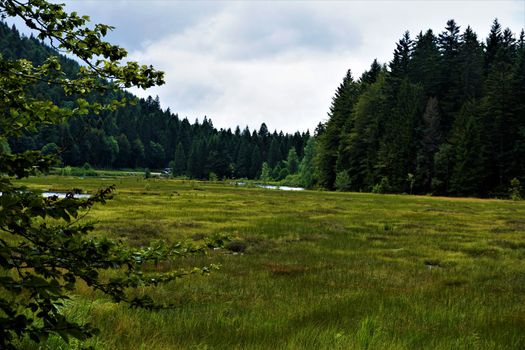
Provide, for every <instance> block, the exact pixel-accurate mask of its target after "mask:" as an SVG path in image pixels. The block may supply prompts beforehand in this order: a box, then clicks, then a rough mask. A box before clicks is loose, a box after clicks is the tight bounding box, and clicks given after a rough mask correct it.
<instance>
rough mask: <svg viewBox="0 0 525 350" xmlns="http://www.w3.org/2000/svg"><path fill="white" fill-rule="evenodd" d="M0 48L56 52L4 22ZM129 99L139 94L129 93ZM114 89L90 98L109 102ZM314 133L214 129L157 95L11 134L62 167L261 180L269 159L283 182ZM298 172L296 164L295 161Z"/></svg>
mask: <svg viewBox="0 0 525 350" xmlns="http://www.w3.org/2000/svg"><path fill="white" fill-rule="evenodd" d="M0 52H1V53H2V55H3V56H4V57H5V58H6V59H14V58H25V59H28V60H30V61H32V62H34V63H35V64H42V62H43V61H44V60H45V58H46V57H48V56H50V55H56V54H57V53H56V51H54V50H53V49H52V48H50V47H49V46H47V45H44V44H42V43H41V42H40V41H39V40H37V39H36V38H34V37H33V36H30V37H25V36H23V35H21V34H20V33H19V31H18V30H17V29H16V27H14V26H13V27H11V28H10V27H9V26H7V25H6V24H5V23H0ZM60 64H61V66H62V67H63V69H64V71H65V72H66V74H68V75H70V76H74V75H75V74H76V72H78V70H79V68H80V65H79V64H78V63H77V62H76V61H74V60H72V59H68V58H66V57H65V56H60ZM34 94H35V95H36V96H38V95H40V94H41V95H45V96H47V97H51V99H52V100H53V101H54V102H55V103H59V104H62V105H64V106H67V105H68V104H71V103H72V101H74V100H75V99H76V97H77V96H65V95H64V93H63V91H62V89H60V87H58V86H56V87H55V86H48V85H47V84H44V83H42V84H38V85H36V86H35V88H34ZM122 94H125V95H127V97H128V99H130V100H131V99H133V97H132V96H131V95H130V94H128V93H124V92H123V93H122ZM114 97H115V96H114V93H112V92H111V93H106V95H104V96H103V97H100V95H95V94H92V99H93V100H96V99H103V100H105V101H110V100H111V99H112V98H114ZM309 137H310V134H309V132H308V131H307V132H303V133H299V132H296V133H294V134H293V135H291V134H283V133H282V132H277V131H274V132H270V131H269V130H268V127H267V126H266V124H264V123H263V124H262V125H261V126H260V128H259V130H250V129H249V128H248V127H246V128H244V129H242V130H241V129H240V127H236V128H235V129H234V130H233V131H232V130H231V129H227V130H224V129H220V130H217V129H216V128H214V126H213V123H212V121H211V119H208V118H207V117H204V118H203V120H202V121H199V120H198V119H197V120H195V121H194V122H193V123H190V122H189V121H188V119H187V118H179V116H178V115H177V114H174V113H172V112H171V111H170V109H169V108H167V109H164V110H163V109H162V108H161V106H160V101H159V99H158V97H156V98H152V97H148V98H147V99H137V100H136V101H135V102H134V103H129V104H128V105H126V106H125V107H123V108H120V109H118V110H116V111H115V112H101V113H100V114H99V115H95V114H93V113H88V114H86V115H81V116H75V117H73V118H71V119H69V120H68V121H66V122H64V123H62V124H59V125H49V126H46V127H44V128H41V129H40V130H39V132H38V133H33V134H26V135H24V136H23V137H21V138H17V139H14V138H13V139H10V140H9V146H10V148H11V150H12V151H13V152H14V153H18V152H22V151H25V150H31V149H39V150H40V149H41V150H42V151H43V152H44V154H50V153H56V154H58V155H59V158H60V159H61V161H62V163H63V165H70V166H82V165H84V164H85V163H89V164H90V165H91V166H93V167H97V168H108V169H122V168H128V169H129V168H151V169H163V168H166V167H168V166H169V167H171V168H173V174H174V175H176V176H181V175H185V176H188V177H191V178H196V179H207V178H208V177H209V175H210V173H213V174H215V175H216V176H217V177H218V178H251V179H254V178H258V177H259V176H260V175H261V169H262V165H263V163H264V162H267V164H268V165H269V166H270V167H271V169H272V171H273V173H272V174H271V175H272V177H273V178H275V179H276V180H281V179H282V178H284V177H286V176H287V175H288V173H289V171H288V166H287V163H286V161H287V159H288V157H289V154H290V151H291V154H292V156H291V157H292V162H293V159H295V158H297V157H302V156H303V149H304V146H305V145H306V142H307V141H308V138H309ZM291 169H292V171H293V170H294V169H295V167H294V166H292V168H291Z"/></svg>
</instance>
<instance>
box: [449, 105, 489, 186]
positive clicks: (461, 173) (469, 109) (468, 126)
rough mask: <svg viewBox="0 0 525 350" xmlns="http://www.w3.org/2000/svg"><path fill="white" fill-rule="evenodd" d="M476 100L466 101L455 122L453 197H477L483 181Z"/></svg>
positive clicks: (479, 127)
mask: <svg viewBox="0 0 525 350" xmlns="http://www.w3.org/2000/svg"><path fill="white" fill-rule="evenodd" d="M479 115H480V112H479V107H478V106H477V101H475V100H472V101H468V102H466V103H465V104H464V105H463V107H462V108H461V111H460V113H459V115H458V118H457V119H456V120H455V122H454V127H453V129H452V138H451V143H452V146H453V152H454V167H453V170H452V176H451V179H450V190H451V192H452V193H454V194H456V195H480V194H481V191H482V186H483V181H484V178H483V177H484V174H485V169H484V159H483V154H484V151H483V144H482V128H481V121H480V117H479Z"/></svg>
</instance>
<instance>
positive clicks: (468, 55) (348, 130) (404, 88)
mask: <svg viewBox="0 0 525 350" xmlns="http://www.w3.org/2000/svg"><path fill="white" fill-rule="evenodd" d="M329 115H330V118H329V120H328V121H327V122H326V123H325V125H324V132H323V133H322V134H321V135H319V137H318V141H317V142H318V155H317V160H318V162H317V166H318V176H319V178H318V181H319V183H320V184H321V185H322V186H323V187H325V188H330V189H333V188H340V189H345V190H352V191H371V190H372V191H374V192H394V193H402V192H405V193H420V194H429V193H430V194H436V195H462V196H506V195H507V193H508V188H509V186H510V183H511V181H512V180H514V184H519V182H520V181H521V182H522V183H523V181H524V180H525V161H524V159H525V42H524V32H523V30H522V31H521V33H520V35H519V38H518V39H516V36H515V34H514V33H512V31H511V30H510V29H504V30H503V29H502V26H501V24H500V23H499V22H498V20H494V22H493V24H492V27H491V29H490V34H489V36H488V38H487V39H486V40H485V41H480V40H479V39H478V37H477V35H476V33H475V32H474V31H473V30H472V28H470V27H467V28H466V29H465V30H464V31H461V28H460V26H459V25H458V24H456V22H455V21H454V20H450V21H448V22H447V25H446V28H445V30H444V31H443V32H442V33H439V34H438V35H435V34H434V33H433V32H432V30H427V31H426V32H420V33H419V34H418V35H417V36H416V38H415V39H411V37H410V34H409V33H408V32H406V33H405V34H404V35H403V37H402V38H401V39H400V40H399V42H398V43H397V44H396V48H395V51H394V57H393V59H392V61H391V62H390V63H389V64H388V65H383V66H381V65H380V64H379V63H378V62H377V61H374V62H373V63H372V65H371V67H370V69H369V70H368V71H367V72H365V73H364V74H363V75H362V76H361V78H360V79H359V80H354V78H353V77H352V74H351V72H350V70H349V71H348V73H347V75H346V76H345V78H344V80H343V82H342V83H341V85H340V86H339V88H338V89H337V92H336V94H335V96H334V98H333V103H332V106H331V109H330V113H329Z"/></svg>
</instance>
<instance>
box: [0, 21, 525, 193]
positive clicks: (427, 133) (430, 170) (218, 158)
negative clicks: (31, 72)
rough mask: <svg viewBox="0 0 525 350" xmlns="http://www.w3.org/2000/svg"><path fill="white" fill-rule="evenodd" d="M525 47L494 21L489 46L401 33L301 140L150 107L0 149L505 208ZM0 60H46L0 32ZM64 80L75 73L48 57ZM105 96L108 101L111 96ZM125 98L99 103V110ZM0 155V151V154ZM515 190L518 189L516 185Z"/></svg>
mask: <svg viewBox="0 0 525 350" xmlns="http://www.w3.org/2000/svg"><path fill="white" fill-rule="evenodd" d="M524 42H525V35H524V32H523V30H522V31H521V33H520V34H519V35H518V36H516V34H515V33H513V32H512V31H511V30H510V29H508V28H507V29H503V27H502V26H501V24H500V23H499V22H498V20H494V22H493V23H492V27H491V30H490V33H489V35H488V37H487V38H486V39H485V40H480V39H478V36H477V34H476V33H475V32H474V31H473V30H472V28H470V27H469V26H468V27H467V28H465V30H463V31H462V30H461V28H460V26H459V25H458V24H457V23H456V22H455V21H454V20H450V21H448V22H447V25H446V27H445V30H444V31H443V32H441V33H439V34H437V35H436V34H434V33H433V31H432V30H430V29H429V30H427V31H426V32H420V33H419V34H418V35H417V36H416V38H415V39H412V38H411V36H410V33H409V32H406V33H405V34H404V35H403V37H402V38H401V39H400V40H399V41H398V42H397V43H396V47H395V50H394V53H393V59H392V60H391V61H390V62H389V63H388V64H380V63H379V62H377V60H374V61H373V63H372V64H371V66H370V68H369V69H368V70H367V71H365V72H364V73H363V74H362V75H361V76H360V77H359V79H355V78H354V77H353V75H352V73H351V70H348V72H347V73H346V76H345V77H344V79H343V82H342V83H341V84H340V86H339V87H338V88H337V90H336V93H335V95H334V97H333V100H332V104H331V107H330V111H329V113H328V119H327V120H326V121H325V122H323V123H319V125H318V127H317V128H316V130H315V133H314V135H312V137H311V135H310V133H309V132H303V133H299V132H296V133H294V134H283V133H282V132H280V133H277V132H276V131H274V132H273V133H270V132H269V130H268V128H267V126H266V125H265V124H262V125H261V127H260V128H259V130H250V129H249V128H247V127H246V128H245V129H242V130H241V129H240V128H239V127H237V128H235V130H234V131H232V130H231V129H220V130H217V129H216V128H214V126H213V123H212V121H211V120H210V119H208V118H206V117H205V118H204V119H203V121H202V122H199V121H198V120H196V121H195V122H194V123H190V122H189V121H188V119H187V118H183V119H181V118H179V116H178V115H177V114H174V113H172V112H171V111H170V109H169V108H168V109H166V110H163V109H162V108H161V106H160V101H159V99H158V97H157V98H152V97H149V98H147V99H140V100H138V101H136V103H134V104H127V105H126V106H125V107H123V108H119V109H117V110H116V111H114V112H111V111H102V112H101V113H100V114H98V115H95V114H93V113H87V114H85V115H77V116H75V117H73V118H70V119H69V120H68V121H66V122H64V123H61V124H59V125H49V126H46V127H43V128H40V129H39V130H38V132H36V133H31V134H25V135H24V136H23V137H20V138H17V139H10V140H9V144H8V145H6V144H5V142H4V147H10V148H11V149H12V151H13V152H20V151H24V150H28V149H41V150H43V152H44V153H45V154H50V153H58V154H59V155H60V158H61V160H62V162H63V164H67V165H73V166H80V165H82V164H84V163H89V164H91V165H93V166H96V167H103V168H144V167H148V168H152V169H161V168H165V167H170V168H172V169H173V173H174V175H177V176H180V175H186V176H189V177H192V178H199V179H203V178H208V177H209V176H210V174H214V175H215V176H217V177H218V178H249V179H261V180H263V181H271V180H274V181H284V182H286V183H288V184H293V185H301V186H305V187H316V186H317V187H322V188H326V189H330V190H334V189H337V190H351V191H366V192H368V191H373V192H383V193H384V192H391V193H403V192H404V193H420V194H435V195H475V196H504V195H507V194H508V190H509V186H510V183H511V182H512V181H513V180H514V182H513V183H514V187H516V186H517V187H519V184H520V182H521V183H524V182H525V161H523V159H525V81H524V79H525V43H524ZM0 52H1V53H2V55H3V56H4V57H7V58H9V57H16V58H18V57H23V58H27V59H29V60H31V61H34V62H36V63H41V62H43V60H44V59H45V58H46V57H48V56H49V55H56V54H57V53H56V51H54V50H53V49H52V48H50V47H48V46H46V45H43V44H42V43H41V42H40V41H38V40H37V39H35V38H33V37H29V38H27V37H24V36H21V35H20V34H19V33H18V31H17V30H16V28H14V27H12V28H9V27H8V26H7V25H5V24H4V23H2V24H0ZM59 60H60V63H61V65H62V67H63V70H64V72H65V73H66V74H68V75H71V76H74V75H75V74H77V72H78V70H79V67H80V66H79V65H78V64H77V63H76V62H75V61H73V60H70V59H67V58H66V57H63V56H60V57H59ZM34 94H35V95H36V96H38V95H39V94H41V95H46V96H51V98H52V99H53V100H54V101H56V102H57V103H60V104H62V105H65V106H67V105H68V104H72V101H73V99H74V98H75V96H64V94H63V92H61V90H60V89H54V88H53V87H52V86H48V85H46V84H37V85H36V86H35V88H34ZM115 94H117V95H119V94H120V95H119V96H115ZM123 96H124V97H127V98H128V99H129V100H132V99H133V96H132V95H130V94H128V93H125V92H120V93H119V92H116V93H109V94H108V93H106V94H105V95H103V97H100V95H94V94H93V97H92V99H95V100H96V99H102V100H103V101H102V102H105V103H107V102H108V101H111V100H114V99H115V98H116V97H119V98H122V97H123ZM0 143H1V142H0ZM516 184H517V185H516Z"/></svg>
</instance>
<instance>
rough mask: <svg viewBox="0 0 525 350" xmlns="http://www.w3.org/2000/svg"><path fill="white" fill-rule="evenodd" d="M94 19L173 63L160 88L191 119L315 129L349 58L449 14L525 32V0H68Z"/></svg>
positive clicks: (133, 49) (380, 51)
mask: <svg viewBox="0 0 525 350" xmlns="http://www.w3.org/2000/svg"><path fill="white" fill-rule="evenodd" d="M67 4H68V7H69V8H71V9H75V10H78V11H79V12H80V13H83V14H84V13H85V14H89V15H91V16H92V19H93V21H94V22H102V23H108V24H114V25H116V26H117V29H116V31H115V32H114V33H113V34H112V38H113V40H115V41H116V42H118V43H122V44H124V45H125V46H126V47H127V48H128V49H129V51H130V54H131V58H132V59H135V60H138V61H140V62H141V63H147V64H153V65H154V66H156V67H157V68H159V69H162V70H164V71H166V79H167V84H166V85H165V86H162V87H157V88H154V89H151V90H148V91H146V92H140V91H139V92H137V93H138V94H140V95H141V96H147V95H148V94H152V95H155V94H158V95H159V97H160V100H161V104H162V105H163V107H170V108H171V110H172V111H174V112H178V113H179V114H180V115H181V116H182V117H184V116H188V117H189V119H190V120H193V119H194V118H199V119H201V120H202V118H203V117H204V115H207V116H208V117H210V118H212V120H213V122H214V124H215V125H216V126H218V127H232V128H233V127H235V126H236V125H240V126H241V127H242V126H244V125H246V124H248V125H249V126H250V128H258V127H259V125H260V124H261V123H262V122H266V123H267V125H268V127H269V128H270V129H271V130H273V129H278V130H281V129H282V130H284V131H295V130H303V131H304V130H306V129H307V128H309V129H310V130H312V129H313V128H314V127H315V125H316V124H317V123H318V122H319V121H321V120H323V119H325V118H326V113H327V111H328V107H329V105H330V102H331V98H332V95H333V93H334V91H335V89H336V88H337V86H338V85H339V83H340V82H341V81H342V78H343V76H344V75H345V73H346V70H347V69H348V68H351V69H352V71H353V72H354V76H355V77H358V76H359V75H360V74H361V72H362V71H363V70H365V69H366V68H367V67H368V66H369V65H370V63H371V62H372V60H373V59H374V58H378V60H379V61H380V62H382V63H386V62H388V61H389V60H390V59H391V56H392V51H393V49H394V47H395V42H396V41H397V40H398V39H399V38H400V37H401V35H402V34H403V33H404V31H405V30H409V31H410V32H411V34H412V37H415V36H416V35H417V33H419V31H425V30H426V29H428V28H431V29H433V30H434V32H435V33H436V34H437V33H440V32H441V31H442V30H443V28H444V27H445V25H446V21H447V20H448V19H451V18H454V19H455V20H456V22H457V23H458V24H459V25H461V27H462V29H464V28H466V26H467V25H471V26H472V28H473V29H474V30H475V31H476V32H477V33H478V37H479V38H482V39H483V38H485V37H486V35H487V34H488V31H489V29H490V26H491V23H492V20H493V19H494V18H495V17H497V18H498V19H499V20H500V23H501V24H502V25H503V26H504V27H507V26H509V27H510V28H511V29H512V30H513V31H514V32H515V33H518V32H519V31H520V30H521V28H523V27H524V26H525V24H524V22H525V1H523V0H514V1H504V0H501V1H488V0H486V1H447V0H440V1H377V0H376V1H303V2H301V1H290V2H284V1H279V2H219V1H213V2H179V1H126V2H124V1H68V2H67Z"/></svg>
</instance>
